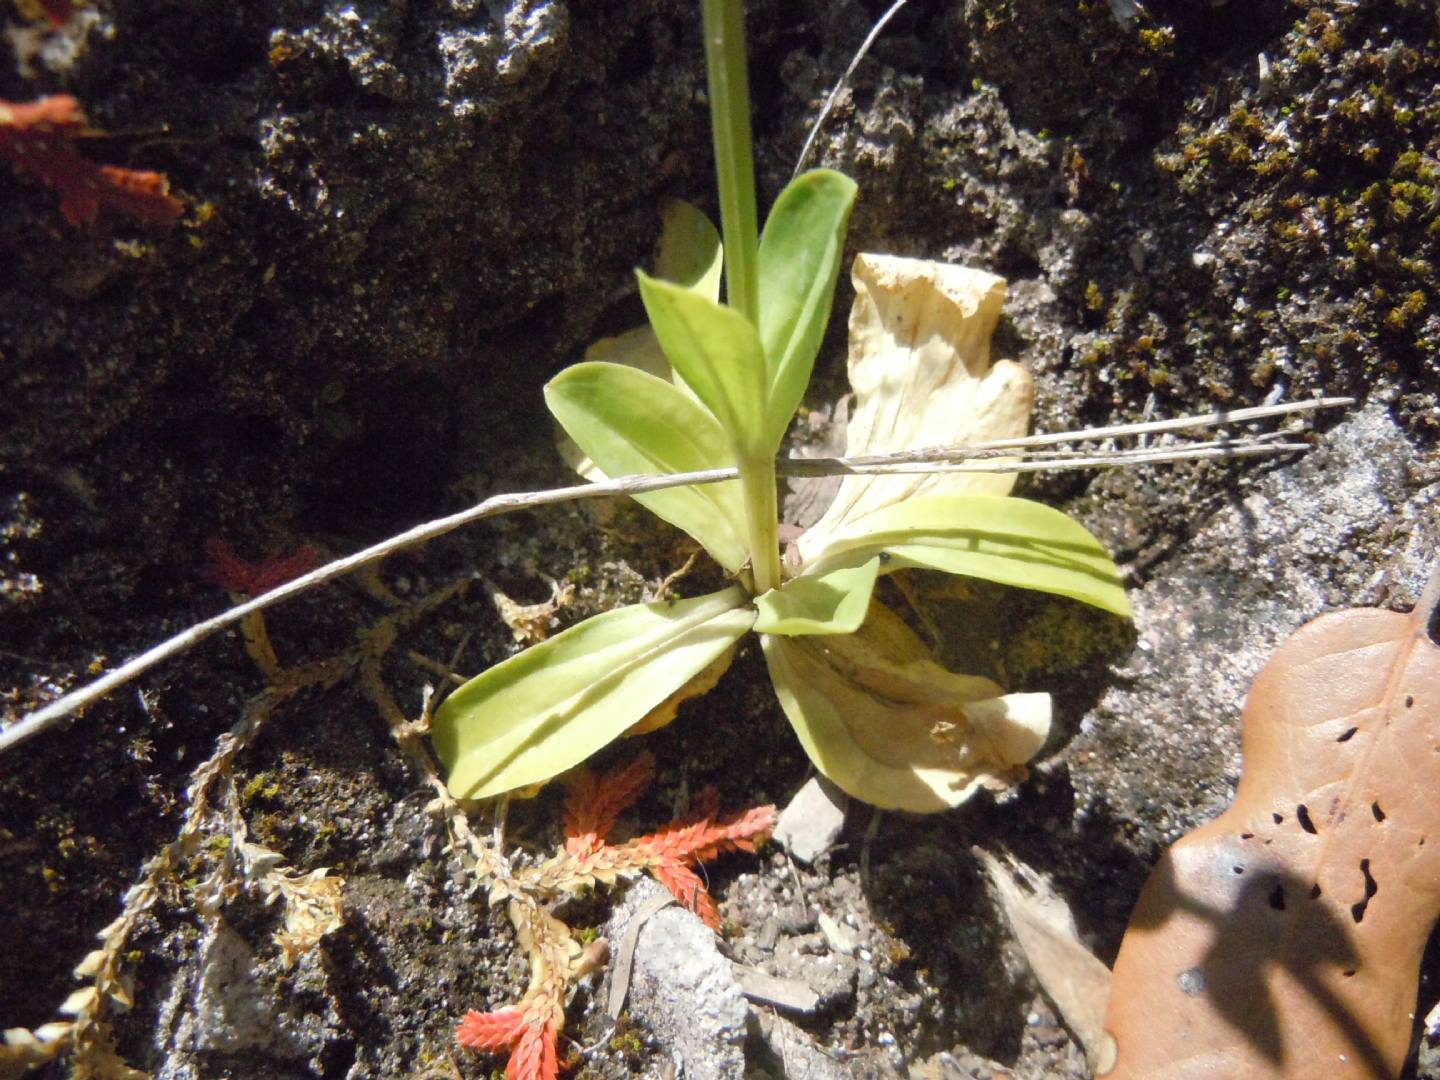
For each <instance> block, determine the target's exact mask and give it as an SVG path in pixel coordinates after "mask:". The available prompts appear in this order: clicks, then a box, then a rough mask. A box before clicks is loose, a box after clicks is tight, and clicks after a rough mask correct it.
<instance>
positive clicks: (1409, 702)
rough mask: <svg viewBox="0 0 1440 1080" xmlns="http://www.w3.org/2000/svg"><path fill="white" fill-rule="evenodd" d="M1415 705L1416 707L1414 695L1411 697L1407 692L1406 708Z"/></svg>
mask: <svg viewBox="0 0 1440 1080" xmlns="http://www.w3.org/2000/svg"><path fill="white" fill-rule="evenodd" d="M1414 707H1415V699H1414V698H1413V697H1411V696H1410V695H1409V694H1406V695H1405V708H1407V709H1413V708H1414Z"/></svg>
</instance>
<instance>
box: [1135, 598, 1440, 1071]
mask: <svg viewBox="0 0 1440 1080" xmlns="http://www.w3.org/2000/svg"><path fill="white" fill-rule="evenodd" d="M1437 601H1440V572H1437V573H1436V575H1435V576H1434V577H1432V580H1431V582H1430V584H1429V585H1428V586H1427V588H1426V590H1425V594H1424V596H1422V597H1421V600H1420V603H1418V604H1417V605H1416V607H1415V610H1414V612H1412V613H1411V614H1409V615H1401V614H1397V613H1394V612H1390V611H1380V610H1375V609H1370V608H1354V609H1351V610H1348V611H1340V612H1336V613H1334V614H1331V615H1326V616H1324V617H1322V618H1319V619H1316V620H1315V621H1314V622H1311V623H1309V624H1308V625H1306V626H1304V627H1302V628H1301V629H1300V630H1298V631H1297V632H1296V633H1295V634H1294V635H1293V636H1292V637H1291V638H1290V639H1289V640H1288V641H1286V642H1285V644H1284V645H1282V646H1281V648H1280V649H1279V650H1278V651H1277V652H1276V653H1275V655H1274V656H1273V657H1272V658H1271V660H1270V662H1269V663H1268V664H1266V666H1265V667H1264V668H1263V669H1262V670H1261V672H1260V674H1259V675H1258V676H1257V677H1256V679H1255V683H1254V685H1253V687H1252V689H1251V692H1250V697H1249V700H1248V702H1247V704H1246V707H1245V712H1244V732H1243V740H1244V742H1243V746H1244V753H1245V771H1244V775H1243V776H1242V778H1241V781H1240V787H1239V790H1238V792H1237V793H1236V797H1235V802H1234V804H1233V805H1232V806H1231V807H1230V809H1229V810H1227V811H1226V812H1225V813H1224V814H1223V815H1221V816H1220V817H1219V818H1217V819H1216V820H1214V821H1212V822H1210V823H1209V824H1207V825H1204V826H1202V827H1201V828H1199V829H1196V830H1195V831H1194V832H1192V833H1190V834H1189V835H1187V836H1185V837H1184V838H1182V839H1181V840H1180V841H1179V842H1178V843H1176V844H1175V845H1174V846H1173V847H1172V848H1171V849H1170V850H1169V851H1168V852H1167V853H1166V855H1165V856H1164V858H1163V859H1162V860H1161V861H1160V863H1159V864H1158V865H1157V866H1156V868H1155V871H1154V873H1153V874H1152V875H1151V877H1150V880H1149V882H1148V883H1147V884H1146V886H1145V890H1144V892H1143V893H1142V894H1141V897H1140V902H1139V904H1138V905H1137V907H1136V909H1135V913H1134V916H1133V918H1132V920H1131V924H1130V929H1129V931H1128V932H1127V934H1126V936H1125V940H1124V943H1123V944H1122V946H1121V949H1120V956H1119V958H1118V960H1117V962H1116V965H1115V973H1114V981H1113V985H1112V992H1111V997H1110V1006H1109V1012H1108V1014H1107V1017H1106V1028H1107V1030H1109V1031H1110V1033H1111V1034H1112V1035H1114V1037H1115V1039H1116V1041H1117V1043H1118V1049H1119V1058H1118V1064H1117V1066H1116V1068H1115V1069H1114V1070H1113V1071H1112V1072H1110V1073H1108V1074H1106V1076H1107V1078H1108V1080H1121V1078H1125V1080H1135V1078H1139V1080H1190V1078H1200V1077H1217V1078H1218V1077H1224V1078H1226V1080H1245V1078H1259V1077H1266V1078H1280V1080H1300V1078H1312V1077H1326V1078H1332V1080H1334V1078H1340V1077H1393V1076H1397V1075H1398V1074H1399V1072H1400V1069H1401V1067H1402V1066H1403V1064H1404V1060H1405V1057H1406V1053H1407V1051H1408V1049H1409V1045H1410V1038H1411V1030H1412V1026H1413V1013H1414V1010H1415V1002H1416V990H1417V982H1418V974H1419V967H1420V958H1421V953H1422V952H1423V950H1424V948H1425V942H1426V939H1427V938H1428V937H1429V934H1430V930H1431V927H1432V926H1433V924H1434V923H1435V920H1436V916H1437V914H1440V647H1437V646H1436V645H1435V644H1434V642H1432V641H1431V640H1430V639H1429V637H1428V634H1427V627H1428V624H1429V622H1430V619H1431V617H1432V616H1433V614H1434V611H1435V608H1436V604H1437Z"/></svg>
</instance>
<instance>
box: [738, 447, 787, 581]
mask: <svg viewBox="0 0 1440 1080" xmlns="http://www.w3.org/2000/svg"><path fill="white" fill-rule="evenodd" d="M740 491H741V497H742V498H743V499H744V500H745V525H746V530H747V534H748V537H747V538H748V540H749V542H750V572H751V573H752V574H753V576H754V578H755V595H756V596H759V595H761V594H762V593H767V592H769V591H770V590H771V589H773V588H776V587H777V586H778V585H779V584H780V538H779V536H778V535H777V533H776V531H775V523H776V521H777V520H778V518H779V507H778V505H777V502H776V498H775V459H774V458H771V457H766V458H760V459H759V460H757V461H748V462H747V461H741V462H740Z"/></svg>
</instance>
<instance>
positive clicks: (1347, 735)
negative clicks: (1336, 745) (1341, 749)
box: [1335, 727, 1360, 742]
mask: <svg viewBox="0 0 1440 1080" xmlns="http://www.w3.org/2000/svg"><path fill="white" fill-rule="evenodd" d="M1359 730H1360V729H1359V728H1353V727H1352V728H1346V729H1345V732H1344V734H1342V735H1341V736H1340V737H1339V738H1337V739H1336V740H1335V741H1336V742H1349V741H1350V740H1351V739H1353V738H1354V737H1355V732H1357V731H1359Z"/></svg>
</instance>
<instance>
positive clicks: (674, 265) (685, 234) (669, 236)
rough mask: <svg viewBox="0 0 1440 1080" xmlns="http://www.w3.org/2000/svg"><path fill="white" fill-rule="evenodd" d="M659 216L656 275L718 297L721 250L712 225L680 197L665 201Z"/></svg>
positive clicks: (709, 295) (702, 293)
mask: <svg viewBox="0 0 1440 1080" xmlns="http://www.w3.org/2000/svg"><path fill="white" fill-rule="evenodd" d="M660 216H661V221H662V228H661V232H660V250H659V252H658V253H657V255H656V258H655V276H656V277H657V278H660V279H661V280H662V281H671V282H674V283H675V284H676V285H683V286H684V287H685V288H687V289H691V290H693V291H694V292H697V293H699V294H700V295H701V296H703V297H705V298H706V299H708V300H719V299H720V277H721V267H722V263H723V261H724V252H723V251H722V250H721V247H720V234H719V233H718V232H716V231H715V226H714V225H712V224H710V219H709V218H707V217H706V216H705V215H704V214H702V213H701V212H700V211H699V210H697V209H696V208H695V207H693V206H691V205H690V204H689V203H687V202H685V201H684V200H682V199H672V200H671V201H670V202H668V203H666V204H665V209H664V210H662V211H661V214H660Z"/></svg>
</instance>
